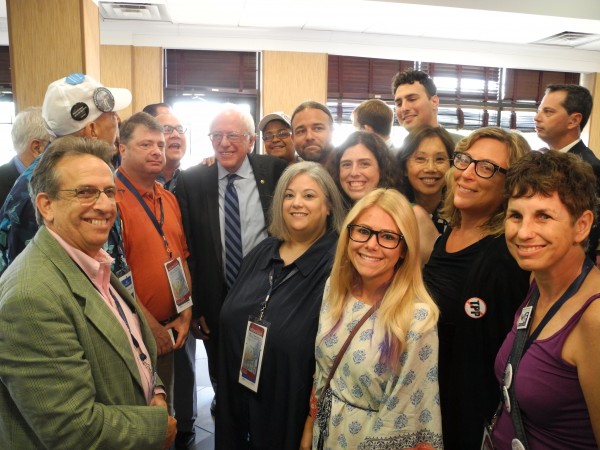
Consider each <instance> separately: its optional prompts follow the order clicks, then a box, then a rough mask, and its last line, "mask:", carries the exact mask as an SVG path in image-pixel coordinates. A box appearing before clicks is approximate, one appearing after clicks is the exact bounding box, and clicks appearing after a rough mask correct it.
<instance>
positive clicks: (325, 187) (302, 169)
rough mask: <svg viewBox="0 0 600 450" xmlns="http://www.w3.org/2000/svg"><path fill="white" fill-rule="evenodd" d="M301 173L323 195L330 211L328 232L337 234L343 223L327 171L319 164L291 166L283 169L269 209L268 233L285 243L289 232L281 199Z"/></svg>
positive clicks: (336, 194)
mask: <svg viewBox="0 0 600 450" xmlns="http://www.w3.org/2000/svg"><path fill="white" fill-rule="evenodd" d="M303 173H305V174H306V175H308V176H309V177H311V178H312V179H313V180H314V181H315V182H316V183H317V184H318V185H319V187H320V188H321V190H322V191H323V194H325V198H326V199H327V206H328V207H329V210H330V213H329V217H328V218H327V229H328V231H335V232H336V233H339V232H340V229H341V226H342V222H343V221H344V215H345V211H344V206H343V203H342V197H341V196H340V192H339V191H338V188H337V186H336V185H335V181H333V178H331V175H329V173H328V172H327V170H325V168H324V167H323V166H322V165H321V164H319V163H315V162H311V161H303V162H299V163H296V164H292V165H290V166H288V167H287V169H285V171H284V172H283V175H281V178H280V179H279V181H278V182H277V187H276V188H275V193H274V194H273V203H272V204H271V209H270V225H269V233H270V234H271V235H272V236H275V237H276V238H278V239H281V240H282V241H287V240H289V239H290V238H291V234H290V231H289V230H288V227H287V225H286V224H285V221H284V220H283V198H284V196H285V190H286V189H287V188H288V186H289V185H290V183H291V182H292V180H293V179H294V178H296V177H297V176H298V175H300V174H303Z"/></svg>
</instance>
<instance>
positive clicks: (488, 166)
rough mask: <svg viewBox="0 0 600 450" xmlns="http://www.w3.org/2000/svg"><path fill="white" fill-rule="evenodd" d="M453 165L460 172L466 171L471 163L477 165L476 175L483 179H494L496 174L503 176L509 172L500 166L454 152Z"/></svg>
mask: <svg viewBox="0 0 600 450" xmlns="http://www.w3.org/2000/svg"><path fill="white" fill-rule="evenodd" d="M452 163H453V164H454V167H456V168H457V169H458V170H466V169H467V167H469V166H470V165H471V163H475V173H476V174H477V176H479V177H481V178H492V177H493V176H494V174H495V173H496V172H500V173H503V174H506V173H507V172H508V170H507V169H503V168H502V167H500V166H499V165H498V164H494V163H493V162H490V161H481V160H477V159H473V158H471V156H470V155H469V154H467V153H463V152H454V157H453V159H452Z"/></svg>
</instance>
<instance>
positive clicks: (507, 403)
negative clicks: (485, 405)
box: [502, 386, 510, 413]
mask: <svg viewBox="0 0 600 450" xmlns="http://www.w3.org/2000/svg"><path fill="white" fill-rule="evenodd" d="M502 396H503V397H504V407H505V408H506V412H507V413H510V397H509V396H508V389H506V386H502Z"/></svg>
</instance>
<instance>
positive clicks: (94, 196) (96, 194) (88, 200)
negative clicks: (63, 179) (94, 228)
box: [58, 186, 125, 205]
mask: <svg viewBox="0 0 600 450" xmlns="http://www.w3.org/2000/svg"><path fill="white" fill-rule="evenodd" d="M58 192H71V193H72V194H73V196H74V197H75V198H76V199H77V200H79V203H81V204H82V205H91V204H92V203H96V202H97V201H98V199H99V198H100V194H102V193H104V195H106V196H107V197H108V199H109V200H112V201H113V202H115V203H119V202H120V201H121V200H123V194H124V193H125V190H124V189H117V188H116V187H109V188H106V189H104V190H102V189H98V188H94V187H87V186H86V187H80V188H75V189H60V190H59V191H58Z"/></svg>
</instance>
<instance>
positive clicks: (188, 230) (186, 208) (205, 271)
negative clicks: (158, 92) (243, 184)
mask: <svg viewBox="0 0 600 450" xmlns="http://www.w3.org/2000/svg"><path fill="white" fill-rule="evenodd" d="M248 158H249V160H250V165H251V166H252V170H253V171H254V177H255V178H256V187H257V189H258V193H259V196H260V201H261V204H262V212H263V214H264V216H265V222H267V217H268V211H269V208H270V206H271V200H272V198H273V192H274V191H275V186H276V185H277V181H278V180H279V177H280V176H281V174H282V173H283V171H284V170H285V168H286V167H287V164H286V163H285V161H283V160H281V159H279V158H274V157H272V156H268V155H254V154H248ZM176 196H177V200H178V201H179V206H180V208H181V217H182V219H183V228H184V230H185V234H186V238H187V243H188V248H189V250H190V257H189V258H188V264H189V267H190V273H191V276H192V293H193V297H194V313H193V315H194V318H197V317H200V316H204V318H205V319H206V321H207V325H208V327H209V328H210V330H211V338H210V339H209V341H212V342H211V343H208V341H206V343H207V344H208V346H210V345H211V344H214V348H215V349H216V346H217V344H218V326H219V313H220V311H221V305H222V304H223V300H225V295H226V293H227V291H226V286H225V274H224V273H223V256H222V252H223V247H222V243H221V230H220V223H219V180H218V171H217V164H214V165H212V166H210V167H206V166H203V165H197V166H194V167H191V168H189V169H187V170H184V171H182V172H181V173H180V174H179V177H178V179H177V190H176ZM215 351H216V350H215ZM207 352H208V353H209V359H211V358H212V357H211V355H210V351H209V349H208V347H207ZM214 362H215V363H216V361H214ZM209 365H211V364H209ZM211 375H212V374H211Z"/></svg>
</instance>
